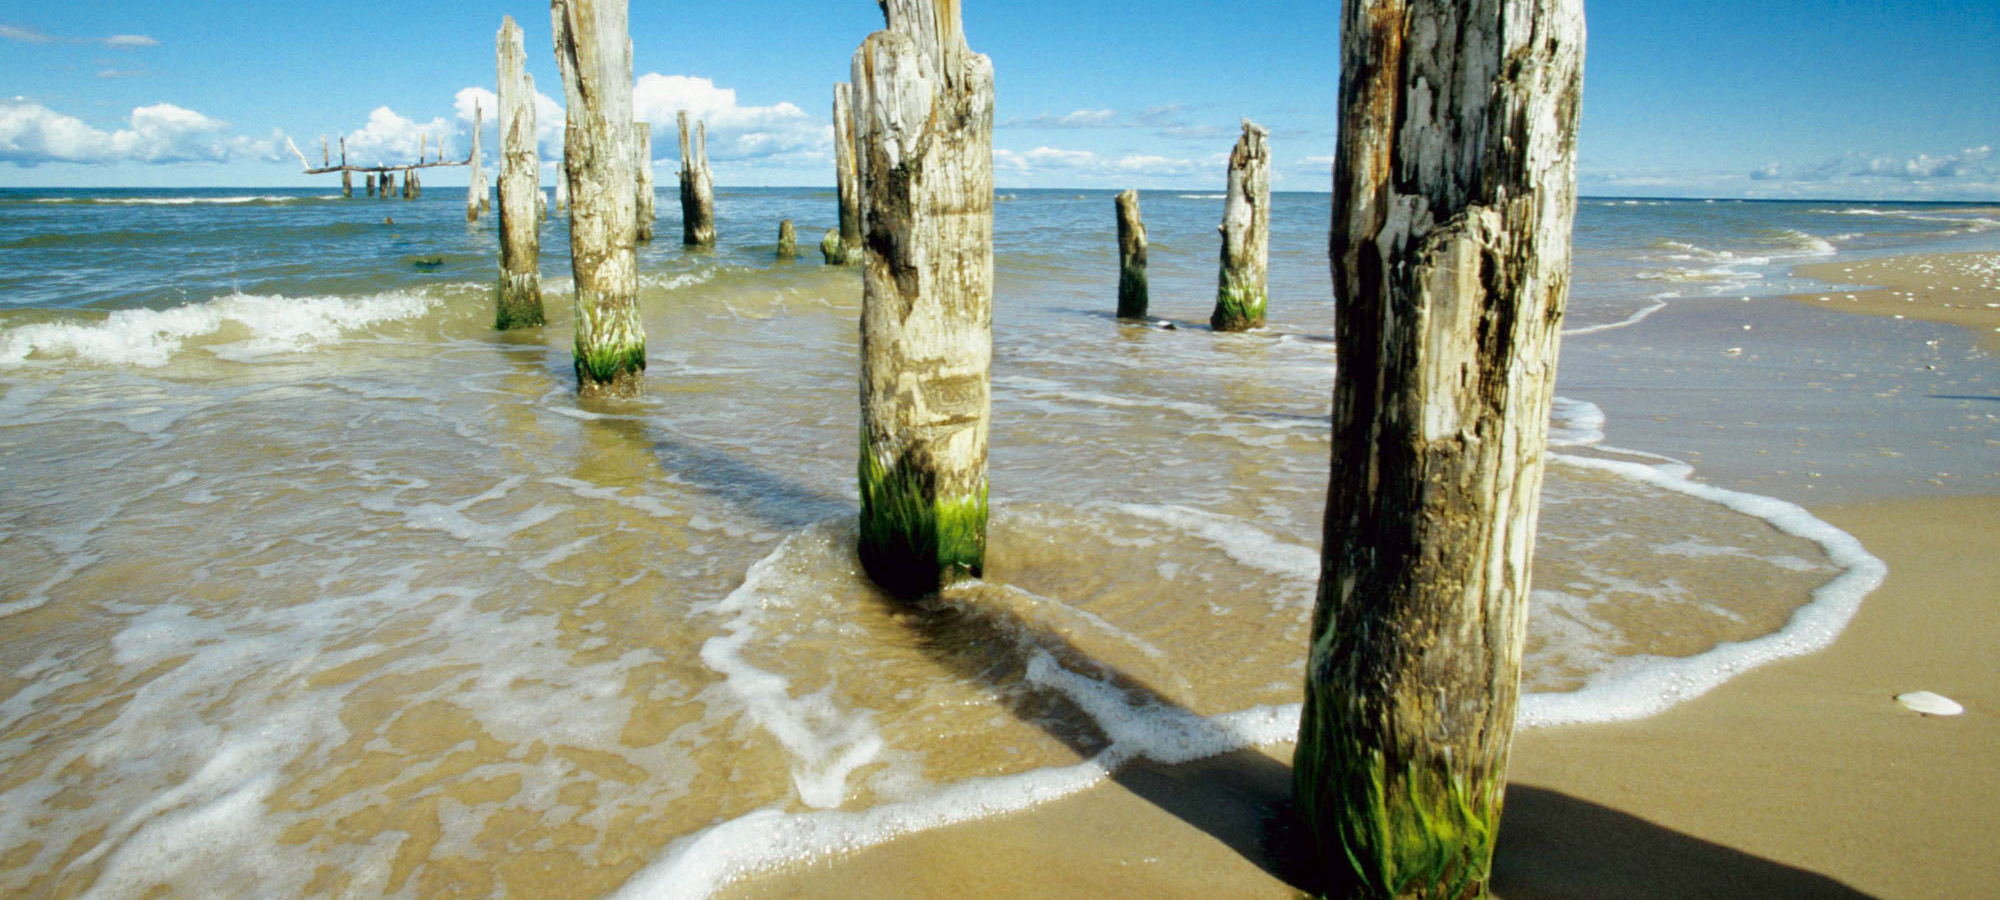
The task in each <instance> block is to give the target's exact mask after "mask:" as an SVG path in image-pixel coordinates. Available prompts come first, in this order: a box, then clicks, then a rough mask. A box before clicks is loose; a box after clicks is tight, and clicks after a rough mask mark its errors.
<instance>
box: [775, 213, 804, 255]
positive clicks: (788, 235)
mask: <svg viewBox="0 0 2000 900" xmlns="http://www.w3.org/2000/svg"><path fill="white" fill-rule="evenodd" d="M798 255H799V236H798V233H797V232H795V231H793V230H792V220H790V219H786V220H784V221H782V222H779V223H778V258H779V259H792V258H794V257H796V256H798Z"/></svg>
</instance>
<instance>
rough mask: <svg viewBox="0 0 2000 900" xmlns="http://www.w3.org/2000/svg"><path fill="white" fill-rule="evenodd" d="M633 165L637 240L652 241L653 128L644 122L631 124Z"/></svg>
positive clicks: (634, 213)
mask: <svg viewBox="0 0 2000 900" xmlns="http://www.w3.org/2000/svg"><path fill="white" fill-rule="evenodd" d="M632 145H633V152H634V154H635V155H634V157H633V160H632V162H633V165H634V166H635V167H636V174H637V176H638V183H637V185H636V186H635V189H636V191H637V193H636V194H635V195H634V197H635V201H636V203H637V206H636V207H635V208H634V212H633V215H634V216H635V217H636V218H637V220H638V225H637V227H638V229H639V230H638V239H639V240H640V241H650V240H652V239H653V219H654V215H653V126H652V125H651V124H649V123H646V122H633V123H632Z"/></svg>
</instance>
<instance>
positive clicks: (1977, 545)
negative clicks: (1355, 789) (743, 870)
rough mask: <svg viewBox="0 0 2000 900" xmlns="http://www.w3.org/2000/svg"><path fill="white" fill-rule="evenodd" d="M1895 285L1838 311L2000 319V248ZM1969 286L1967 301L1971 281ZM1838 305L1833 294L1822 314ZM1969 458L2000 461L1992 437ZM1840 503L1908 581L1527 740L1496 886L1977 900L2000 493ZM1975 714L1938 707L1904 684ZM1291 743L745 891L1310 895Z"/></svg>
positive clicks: (1987, 833)
mask: <svg viewBox="0 0 2000 900" xmlns="http://www.w3.org/2000/svg"><path fill="white" fill-rule="evenodd" d="M1800 274H1802V275H1805V276H1808V277H1813V278H1818V279H1823V280H1829V281H1833V282H1838V283H1879V284H1881V285H1883V287H1882V288H1881V289H1880V290H1877V291H1869V292H1860V293H1847V292H1838V293H1828V294H1823V295H1822V294H1813V295H1804V296H1799V297H1794V298H1793V299H1796V300H1799V301H1801V302H1806V303H1814V304H1825V305H1826V306H1827V307H1828V308H1832V309H1838V310H1841V311H1845V312H1858V313H1867V314H1873V315H1883V316H1907V317H1910V318H1924V319H1929V320H1933V321H1940V322H1949V323H1952V324H1957V325H1962V326H1966V327H1971V328H1977V329H1979V330H1981V331H1982V332H1984V334H1983V335H1982V340H1983V341H1984V343H1985V346H1987V347H1989V348H1990V347H1992V346H1994V340H1995V336H1994V334H1993V329H1994V328H1995V326H2000V308H1996V307H1994V306H1989V305H1987V304H1991V303H1995V302H2000V291H1996V289H1995V282H1996V278H2000V258H1996V257H1995V255H1993V254H1959V255H1951V256H1932V257H1905V258H1901V259H1895V260H1878V261H1870V262H1864V263H1834V264H1828V265H1824V266H1814V267H1809V268H1806V269H1802V270H1801V271H1800ZM1954 288H1956V290H1954ZM1822 298H1824V299H1822ZM1966 452H1969V453H1974V454H1977V453H1982V452H1983V453H1986V454H1988V455H1989V457H1990V454H1991V448H1990V447H1986V448H1983V449H1982V448H1970V449H1968V450H1967V451H1966ZM1813 512H1814V514H1815V515H1817V516H1819V517H1820V518H1822V519H1824V520H1826V521H1828V522H1830V523H1832V524H1833V525H1835V526H1836V527H1839V528H1841V529H1843V530H1845V531H1847V532H1848V533H1850V534H1853V535H1854V536H1855V537H1857V538H1859V539H1860V541H1861V542H1862V543H1863V544H1864V545H1865V546H1866V547H1868V549H1869V550H1870V551H1871V552H1873V553H1874V554H1875V555H1877V556H1879V557H1880V558H1882V559H1883V560H1884V561H1885V562H1887V564H1888V566H1889V576H1888V579H1887V581H1886V582H1885V584H1884V585H1883V586H1882V587H1881V588H1879V589H1878V590H1877V591H1875V592H1874V593H1873V594H1871V595H1870V596H1869V597H1868V599H1867V601H1866V602H1865V603H1864V604H1863V605H1862V607H1861V609H1860V611H1859V613H1858V614H1857V615H1856V617H1855V618H1854V620H1853V621H1852V623H1851V624H1850V625H1849V626H1848V628H1847V629H1846V631H1844V632H1843V633H1842V635H1841V636H1840V638H1839V639H1838V640H1837V641H1836V642H1835V643H1834V644H1833V646H1832V647H1830V648H1828V649H1826V650H1823V651H1821V652H1818V653H1815V654H1811V655H1808V656H1804V657H1798V658H1793V659H1789V660H1783V661H1780V662H1777V663H1773V664H1770V665H1766V666H1763V667H1761V668H1759V669H1756V670H1754V671H1751V672H1749V673H1746V674H1744V675H1741V676H1739V677H1737V678H1735V679H1733V680H1731V681H1729V682H1727V683H1726V684H1724V685H1722V686H1721V687H1719V688H1717V689H1716V690H1714V691H1712V692H1710V693H1708V694H1706V695H1704V696H1702V697H1700V698H1698V699H1695V700H1693V701H1690V702H1687V703H1684V704H1682V705H1680V706H1677V707H1674V708H1672V709H1670V710H1668V711H1666V712H1664V713H1661V714H1659V715H1656V716H1653V717H1650V718H1647V719H1643V720H1640V721H1635V722H1626V723H1615V724H1596V725H1579V726H1561V727H1552V728H1544V729H1534V730H1524V731H1521V732H1518V733H1517V736H1516V740H1515V745H1514V748H1515V749H1514V759H1513V767H1512V777H1511V782H1510V789H1509V795H1508V808H1507V814H1506V818H1505V820H1504V824H1503V830H1502V837H1501V843H1500V848H1499V851H1498V858H1497V860H1496V864H1495V875H1494V883H1493V888H1494V893H1495V894H1496V895H1497V896H1500V897H1504V898H1510V900H1531V898H1533V900H1539V898H1569V897H1575V898H1598V897H1649V898H1682V897H1687V898H1693V897H1829V898H1831V897H1848V898H1852V897H1875V898H1882V900H1890V898H1895V900H1916V898H1938V900H1944V898H1966V897H1974V896H1982V895H1985V894H1987V893H1989V892H1990V890H1991V885H1990V878H1991V868H1992V867H1991V865H1990V864H1988V863H1986V862H1983V861H1984V860H1990V859H1991V858H1992V854H1993V849H1992V848H1993V847H1995V846H1997V845H2000V779H1995V778H1994V777H1993V776H1992V773H1991V767H1992V764H1993V761H1994V760H1996V759H2000V669H1996V668H1995V666H1994V665H1993V661H1992V648H1993V647H1994V646H1996V645H2000V604H1996V603H1995V602H1994V600H1995V592H1994V589H1993V587H1992V585H1994V584H1996V583H2000V557H1996V555H1995V554H1994V553H1993V552H1992V551H1993V548H1995V547H2000V497H1992V496H1960V497H1923V498H1906V499H1901V500H1892V501H1885V502H1870V503H1865V504H1855V505H1845V506H1826V507H1819V508H1815V509H1814V510H1813ZM1916 690H1930V691H1935V692H1937V693H1940V694H1944V695H1945V696H1948V697H1951V698H1954V699H1956V700H1958V701H1959V702H1960V703H1962V704H1964V705H1965V707H1966V712H1965V714H1964V715H1961V716H1957V717H1951V718H1933V717H1925V716H1920V715H1918V714H1916V713H1913V712H1910V711H1908V710H1906V709H1903V708H1902V707H1901V706H1899V705H1898V704H1897V703H1896V702H1895V700H1894V697H1895V695H1897V694H1899V693H1902V692H1906V691H1916ZM1290 754H1291V747H1290V746H1288V745H1287V746H1275V747H1269V748H1266V749H1265V750H1263V751H1261V752H1259V751H1244V752H1239V753H1236V754H1231V755H1227V756H1223V757H1219V758H1215V759H1210V760H1205V761H1202V762H1199V763H1194V764H1190V765H1182V766H1148V765H1141V766H1136V767H1132V768H1130V769H1127V770H1125V771H1122V772H1120V773H1119V774H1118V775H1117V776H1115V777H1114V778H1113V779H1111V780H1109V781H1107V782H1104V783H1101V784H1099V785H1098V786H1096V787H1095V788H1092V789H1090V790H1088V791H1085V792H1083V793H1080V794H1076V795H1072V796H1070V797H1067V798H1064V799H1061V800H1058V801H1055V802H1052V803H1048V804H1044V805H1042V806H1038V807H1035V808H1033V809H1030V810H1028V811H1025V812H1022V813H1018V814H1013V815H1007V816H1001V817H995V818H990V819H986V820H981V821H976V822H971V823H966V824H960V825H954V826H950V827H945V828H940V829H935V830H931V831H926V832H921V833H916V834H911V835H906V836H903V837H899V838H897V839H896V840H893V841H891V842H888V843H886V844H882V845H878V846H875V847H871V848H868V849H865V850H862V851H860V852H857V853H854V854H851V855H845V856H840V857H837V858H832V859H825V860H820V861H816V862H813V863H810V864H805V865H801V866H796V867H793V868H789V869H786V870H783V871H779V872H774V873H770V874H766V875H762V876H759V877H756V878H752V879H749V880H747V881H745V882H742V883H739V884H737V885H734V886H732V887H731V888H729V889H728V890H726V891H725V892H724V893H723V896H727V897H732V898H794V897H798V898H805V897H812V898H817V897H857V896H866V897H874V898H912V900H915V898H927V897H941V896H951V897H957V898H980V897H990V898H1041V897H1047V898H1058V897H1068V898H1077V897H1138V896H1144V897H1186V898H1210V897H1216V896H1229V897H1250V898H1255V897H1273V898H1278V897H1295V896H1298V894H1299V891H1298V887H1297V886H1298V885H1299V884H1302V883H1304V882H1303V879H1301V878H1299V877H1298V873H1297V872H1296V871H1295V870H1294V869H1293V868H1292V866H1293V864H1291V863H1288V862H1287V857H1288V854H1287V853H1286V852H1285V851H1284V850H1283V849H1282V847H1283V845H1284V837H1283V836H1282V833H1281V831H1282V825H1281V824H1279V823H1282V822H1283V821H1285V817H1286V816H1285V810H1286V806H1287V804H1288V799H1287V795H1288V792H1289V778H1290Z"/></svg>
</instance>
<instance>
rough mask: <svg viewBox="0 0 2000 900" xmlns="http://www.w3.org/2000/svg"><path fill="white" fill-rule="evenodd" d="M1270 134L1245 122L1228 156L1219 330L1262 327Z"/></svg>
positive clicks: (1214, 321) (1215, 322) (1215, 323)
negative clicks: (1227, 186)
mask: <svg viewBox="0 0 2000 900" xmlns="http://www.w3.org/2000/svg"><path fill="white" fill-rule="evenodd" d="M1270 135H1271V133H1270V132H1269V131H1267V130H1265V129H1264V127H1263V126H1261V125H1257V124H1256V123H1254V122H1251V121H1250V120H1249V119H1244V120H1243V136H1242V137H1240V138H1237V139H1236V148H1235V150H1233V151H1231V152H1230V154H1229V192H1228V194H1227V195H1226V197H1225V199H1224V200H1223V203H1222V226H1221V231H1222V268H1221V271H1220V272H1219V273H1218V274H1217V276H1216V288H1215V312H1214V313H1212V314H1210V315H1209V317H1208V324H1209V327H1211V328H1214V329H1215V330H1216V331H1248V330H1250V329H1252V328H1262V327H1263V326H1264V302H1265V288H1264V271H1265V268H1266V266H1267V264H1268V262H1269V259H1270V255H1271V149H1270V146H1269V144H1268V143H1267V141H1268V139H1269V137H1270Z"/></svg>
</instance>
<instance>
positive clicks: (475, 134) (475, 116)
mask: <svg viewBox="0 0 2000 900" xmlns="http://www.w3.org/2000/svg"><path fill="white" fill-rule="evenodd" d="M484 112H485V111H484V110H481V109H480V108H479V104H477V103H474V104H473V105H472V173H471V177H470V178H469V179H468V180H467V182H466V185H465V221H467V222H477V221H479V200H480V196H481V195H482V194H484V193H485V192H486V172H485V170H484V166H483V163H484V162H485V160H483V159H481V158H480V155H479V132H480V131H482V130H484V129H485V127H486V125H485V122H484V120H483V113H484Z"/></svg>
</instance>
